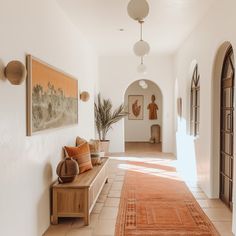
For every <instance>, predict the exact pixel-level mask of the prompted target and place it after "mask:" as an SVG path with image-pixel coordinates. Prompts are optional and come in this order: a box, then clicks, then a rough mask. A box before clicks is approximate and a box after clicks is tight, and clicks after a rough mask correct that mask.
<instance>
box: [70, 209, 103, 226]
mask: <svg viewBox="0 0 236 236" xmlns="http://www.w3.org/2000/svg"><path fill="white" fill-rule="evenodd" d="M98 219H99V214H96V213H91V214H90V224H89V225H88V226H85V225H84V220H83V218H76V219H75V220H74V222H73V224H72V226H71V228H77V229H78V228H94V227H95V225H96V223H97V221H98Z"/></svg>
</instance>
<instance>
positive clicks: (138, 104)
mask: <svg viewBox="0 0 236 236" xmlns="http://www.w3.org/2000/svg"><path fill="white" fill-rule="evenodd" d="M128 109H129V115H128V119H129V120H143V113H144V97H143V95H129V96H128Z"/></svg>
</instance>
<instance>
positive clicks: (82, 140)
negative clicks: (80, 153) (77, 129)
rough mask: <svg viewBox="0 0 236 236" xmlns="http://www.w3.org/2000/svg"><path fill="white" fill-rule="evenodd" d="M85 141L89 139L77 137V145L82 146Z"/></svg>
mask: <svg viewBox="0 0 236 236" xmlns="http://www.w3.org/2000/svg"><path fill="white" fill-rule="evenodd" d="M83 143H87V141H86V140H85V139H83V138H80V137H79V136H78V137H77V138H76V146H80V145H81V144H83Z"/></svg>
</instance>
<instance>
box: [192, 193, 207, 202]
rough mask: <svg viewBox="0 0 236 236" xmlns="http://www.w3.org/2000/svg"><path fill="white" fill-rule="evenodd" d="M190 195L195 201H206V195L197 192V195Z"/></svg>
mask: <svg viewBox="0 0 236 236" xmlns="http://www.w3.org/2000/svg"><path fill="white" fill-rule="evenodd" d="M192 194H193V196H194V197H195V198H196V199H197V200H199V199H208V198H207V195H206V194H205V193H203V192H197V193H192Z"/></svg>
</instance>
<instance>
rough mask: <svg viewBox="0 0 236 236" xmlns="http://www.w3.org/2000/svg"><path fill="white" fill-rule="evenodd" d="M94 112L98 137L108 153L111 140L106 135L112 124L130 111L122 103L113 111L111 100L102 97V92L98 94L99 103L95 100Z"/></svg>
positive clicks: (103, 149) (103, 150)
mask: <svg viewBox="0 0 236 236" xmlns="http://www.w3.org/2000/svg"><path fill="white" fill-rule="evenodd" d="M94 112H95V124H96V128H97V132H98V137H99V140H100V142H101V151H102V152H105V153H108V152H109V140H107V138H106V135H107V133H108V131H109V130H110V129H111V128H112V125H113V124H115V123H116V122H118V121H120V120H121V119H122V118H124V117H125V116H127V115H128V112H126V111H125V106H124V104H121V105H120V106H118V107H117V108H116V109H115V110H114V111H112V102H111V100H110V99H103V98H101V95H100V94H98V99H97V103H96V102H95V104H94Z"/></svg>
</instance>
